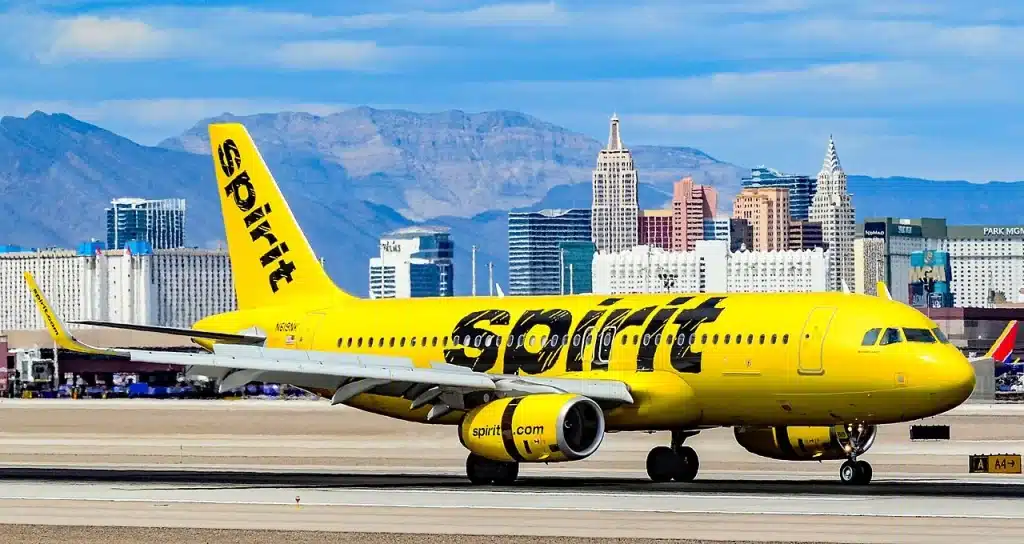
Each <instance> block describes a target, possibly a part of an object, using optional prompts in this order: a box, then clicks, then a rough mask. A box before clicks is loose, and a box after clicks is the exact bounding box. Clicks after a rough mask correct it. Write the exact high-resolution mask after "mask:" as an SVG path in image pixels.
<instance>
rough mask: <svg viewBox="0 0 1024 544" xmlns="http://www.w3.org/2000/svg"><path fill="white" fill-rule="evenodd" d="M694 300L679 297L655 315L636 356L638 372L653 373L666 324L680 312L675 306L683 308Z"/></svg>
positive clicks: (648, 325) (645, 330) (645, 331)
mask: <svg viewBox="0 0 1024 544" xmlns="http://www.w3.org/2000/svg"><path fill="white" fill-rule="evenodd" d="M692 298H693V297H679V298H676V299H673V300H672V301H671V302H669V303H668V307H666V308H663V309H661V310H658V313H656V314H654V317H653V318H652V319H651V322H650V323H648V324H647V328H646V329H644V338H643V342H642V343H641V344H640V351H639V352H638V353H637V356H636V370H637V372H651V371H653V370H654V358H655V356H656V355H657V352H658V346H659V345H660V344H661V334H662V332H663V331H664V330H665V324H666V323H668V320H669V319H671V318H672V314H674V313H676V311H677V310H678V308H674V307H673V306H682V305H683V304H686V303H687V302H688V301H689V300H690V299H692Z"/></svg>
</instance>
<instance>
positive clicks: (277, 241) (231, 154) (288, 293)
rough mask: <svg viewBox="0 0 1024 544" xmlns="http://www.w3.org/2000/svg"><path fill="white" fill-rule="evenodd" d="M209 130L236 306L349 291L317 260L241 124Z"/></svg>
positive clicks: (211, 126)
mask: <svg viewBox="0 0 1024 544" xmlns="http://www.w3.org/2000/svg"><path fill="white" fill-rule="evenodd" d="M209 130H210V147H211V150H212V152H213V163H214V170H215V171H216V174H217V186H218V192H219V193H220V202H221V213H222V214H223V217H224V230H225V232H226V234H227V241H228V253H229V255H230V258H231V272H232V275H233V276H234V282H235V296H236V297H237V300H238V307H239V309H243V310H244V309H250V308H258V307H261V306H276V305H280V304H286V303H289V302H292V301H294V300H297V299H324V298H330V297H333V296H336V295H342V296H350V295H348V294H346V293H344V292H343V291H341V290H340V289H339V288H338V287H337V286H336V285H335V284H334V282H332V281H331V279H330V277H328V276H327V273H326V272H325V271H324V268H323V266H322V265H321V264H320V261H318V260H317V258H316V255H315V254H314V253H313V248H312V247H310V245H309V242H308V241H307V240H306V236H305V235H304V234H303V233H302V229H300V228H299V224H298V222H297V221H296V220H295V216H294V215H293V214H292V211H291V209H290V208H289V207H288V202H287V201H285V199H284V196H283V195H282V194H281V190H280V189H279V188H278V186H277V182H275V181H274V176H273V175H271V173H270V169H269V168H267V164H266V163H265V162H264V161H263V157H262V156H261V155H260V152H259V150H258V149H256V144H255V142H253V140H252V138H251V137H250V136H249V132H248V131H247V130H246V129H245V127H244V126H243V125H241V124H240V123H218V124H211V125H210V128H209Z"/></svg>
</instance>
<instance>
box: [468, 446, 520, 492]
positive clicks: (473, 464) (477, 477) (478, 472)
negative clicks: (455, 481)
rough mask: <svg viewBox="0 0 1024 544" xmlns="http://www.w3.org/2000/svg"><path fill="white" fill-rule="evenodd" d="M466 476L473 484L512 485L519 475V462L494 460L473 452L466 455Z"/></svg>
mask: <svg viewBox="0 0 1024 544" xmlns="http://www.w3.org/2000/svg"><path fill="white" fill-rule="evenodd" d="M466 476H468V477H469V481H470V483H472V484H473V485H487V484H491V483H493V484H495V485H512V484H513V483H515V481H516V478H518V477H519V463H503V462H501V461H492V460H490V459H487V458H486V457H481V456H479V455H477V454H475V453H471V454H469V457H466Z"/></svg>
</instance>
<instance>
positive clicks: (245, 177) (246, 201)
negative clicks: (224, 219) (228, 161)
mask: <svg viewBox="0 0 1024 544" xmlns="http://www.w3.org/2000/svg"><path fill="white" fill-rule="evenodd" d="M243 189H244V191H243ZM243 192H244V193H245V195H244V196H243V195H242V193H243ZM224 194H226V195H227V196H230V197H234V199H235V206H238V209H239V210H242V211H243V212H247V211H249V210H251V209H252V207H253V206H255V205H256V190H255V189H253V188H252V182H251V181H249V173H248V172H244V171H243V172H241V173H240V174H238V175H237V176H235V178H234V179H232V180H231V181H229V182H228V184H227V185H225V186H224Z"/></svg>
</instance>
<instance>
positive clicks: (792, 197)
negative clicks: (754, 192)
mask: <svg viewBox="0 0 1024 544" xmlns="http://www.w3.org/2000/svg"><path fill="white" fill-rule="evenodd" d="M742 183H743V187H744V188H746V187H750V188H759V187H783V188H786V189H789V217H790V218H791V219H793V220H794V221H807V219H808V215H809V213H810V209H811V201H813V200H814V193H815V192H816V191H817V187H818V180H816V179H814V178H812V177H809V176H798V175H794V174H783V173H782V172H779V171H778V170H775V169H773V168H767V167H765V166H758V167H757V168H752V169H751V170H750V177H746V178H743V180H742Z"/></svg>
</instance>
